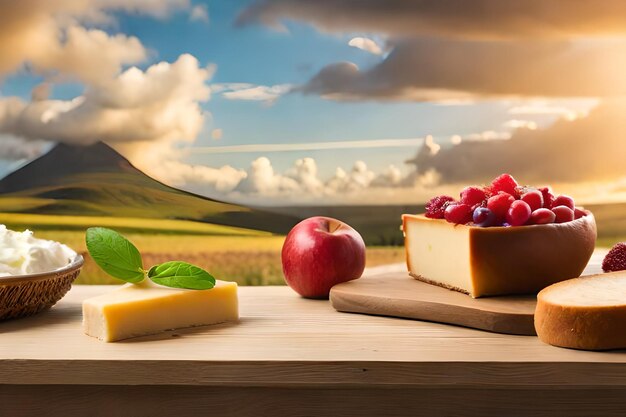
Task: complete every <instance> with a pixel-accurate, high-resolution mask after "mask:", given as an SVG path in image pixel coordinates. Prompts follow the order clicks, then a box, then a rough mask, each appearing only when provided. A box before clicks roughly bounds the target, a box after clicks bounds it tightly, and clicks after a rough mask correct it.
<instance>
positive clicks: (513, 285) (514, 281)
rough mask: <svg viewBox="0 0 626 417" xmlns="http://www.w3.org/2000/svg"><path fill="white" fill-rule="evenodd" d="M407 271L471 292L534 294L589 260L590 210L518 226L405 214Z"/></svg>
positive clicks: (592, 229)
mask: <svg viewBox="0 0 626 417" xmlns="http://www.w3.org/2000/svg"><path fill="white" fill-rule="evenodd" d="M402 219H403V230H404V235H405V247H406V259H407V267H408V270H409V273H410V274H411V275H412V276H413V277H415V278H417V279H420V280H423V281H426V282H429V283H433V284H436V285H440V286H443V287H446V288H450V289H454V290H457V291H461V292H465V293H468V294H470V295H471V296H472V297H482V296H488V295H509V294H530V293H537V292H538V291H540V290H541V289H543V288H545V287H547V286H548V285H551V284H553V283H555V282H559V281H563V280H566V279H570V278H574V277H577V276H579V275H580V274H581V272H582V271H583V270H584V268H585V266H586V265H587V262H588V261H589V259H590V258H591V255H592V253H593V249H594V246H595V240H596V234H597V233H596V224H595V219H594V217H593V215H592V214H591V213H588V214H587V215H586V216H583V217H581V218H579V219H576V220H574V221H571V222H567V223H560V224H546V225H534V226H518V227H473V226H466V225H455V224H452V223H448V222H446V221H445V220H440V219H429V218H427V217H425V216H422V215H407V214H405V215H404V216H402Z"/></svg>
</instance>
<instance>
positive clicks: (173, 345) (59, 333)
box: [0, 266, 626, 416]
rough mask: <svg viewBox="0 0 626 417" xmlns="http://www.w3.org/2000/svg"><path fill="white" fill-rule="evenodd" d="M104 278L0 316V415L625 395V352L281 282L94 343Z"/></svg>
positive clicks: (597, 400)
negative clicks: (224, 314) (18, 314)
mask: <svg viewBox="0 0 626 417" xmlns="http://www.w3.org/2000/svg"><path fill="white" fill-rule="evenodd" d="M592 267H594V266H592ZM595 268H597V266H595ZM110 289H111V287H107V286H75V287H74V288H73V289H72V290H71V291H70V292H69V293H68V294H67V296H66V297H65V298H64V299H63V300H62V301H61V302H60V303H59V304H57V305H56V306H55V307H53V308H52V309H51V310H50V311H48V312H45V313H42V314H40V315H37V316H34V317H30V318H25V319H20V320H14V321H8V322H4V323H0V415H2V416H4V415H6V416H13V415H73V414H72V413H74V414H75V415H85V414H84V412H85V410H86V409H89V410H90V414H89V415H92V416H97V415H103V416H108V415H116V416H117V415H150V416H152V415H160V414H163V415H177V416H181V415H200V414H201V413H202V411H206V410H211V412H212V413H215V414H214V415H216V416H220V415H254V416H263V415H268V416H269V415H275V416H279V415H316V416H321V415H358V416H363V415H381V416H395V415H427V416H433V415H458V413H461V415H470V416H471V415H489V414H492V415H508V416H510V415H544V414H545V415H568V416H578V415H581V416H583V415H584V416H588V415H602V416H610V415H623V410H624V409H625V408H624V407H625V405H626V353H624V352H583V351H575V350H568V349H561V348H556V347H552V346H548V345H545V344H543V343H542V342H540V341H539V340H538V339H537V338H536V337H530V336H510V335H503V334H495V333H487V332H484V331H479V330H472V329H467V328H462V327H455V326H449V325H443V324H436V323H429V322H420V321H412V320H402V319H393V318H386V317H373V316H365V315H358V314H347V313H338V312H336V311H335V310H333V308H332V307H331V305H330V303H329V302H328V301H320V300H305V299H302V298H300V297H298V296H297V295H296V294H295V293H294V292H292V291H291V290H290V289H289V288H287V287H240V289H239V295H240V313H241V320H240V322H239V323H236V324H224V325H216V326H209V327H201V328H195V329H186V330H178V331H172V332H167V333H163V334H161V335H156V336H148V337H143V338H137V339H131V340H128V341H124V342H118V343H103V342H100V341H98V340H96V339H94V338H91V337H88V336H86V335H84V334H83V332H82V328H81V302H82V300H83V299H85V298H87V297H91V296H94V295H98V294H102V293H104V292H106V291H109V290H110ZM625 331H626V329H625ZM172 409H175V410H176V413H175V414H172V413H171V410H172ZM168 410H169V411H168ZM561 413H562V414H561ZM596 413H599V414H596Z"/></svg>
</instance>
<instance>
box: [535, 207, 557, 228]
mask: <svg viewBox="0 0 626 417" xmlns="http://www.w3.org/2000/svg"><path fill="white" fill-rule="evenodd" d="M555 219H556V215H555V214H554V213H553V212H552V210H550V209H547V208H540V209H537V210H535V211H533V212H532V213H531V215H530V224H549V223H554V220H555Z"/></svg>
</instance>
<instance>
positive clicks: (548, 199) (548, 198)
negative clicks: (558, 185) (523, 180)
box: [539, 187, 554, 209]
mask: <svg viewBox="0 0 626 417" xmlns="http://www.w3.org/2000/svg"><path fill="white" fill-rule="evenodd" d="M539 191H540V192H541V194H542V195H543V206H544V207H545V208H547V209H551V208H552V204H553V203H554V195H553V194H552V193H551V192H550V189H549V188H548V187H543V188H539Z"/></svg>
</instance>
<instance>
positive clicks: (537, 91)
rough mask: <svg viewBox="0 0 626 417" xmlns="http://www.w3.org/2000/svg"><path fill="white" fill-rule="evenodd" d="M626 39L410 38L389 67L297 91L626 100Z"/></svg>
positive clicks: (325, 78)
mask: <svg viewBox="0 0 626 417" xmlns="http://www.w3.org/2000/svg"><path fill="white" fill-rule="evenodd" d="M624 50H626V41H611V42H591V43H575V42H561V41H552V42H550V41H544V42H527V41H519V42H518V41H511V42H468V41H457V40H445V39H437V38H428V39H412V40H403V41H398V42H397V43H396V46H395V48H394V49H393V51H392V52H391V53H390V54H389V55H388V56H387V58H386V59H385V60H384V61H382V62H381V63H379V64H377V65H375V66H374V67H372V68H370V69H367V70H363V71H362V70H360V69H359V68H358V67H357V66H356V65H354V64H352V63H349V62H340V63H335V64H331V65H328V66H326V67H325V68H323V69H322V70H320V71H319V72H318V74H317V75H315V76H314V77H313V78H312V79H311V80H310V81H309V82H308V83H307V84H305V85H304V86H300V87H298V88H297V90H298V91H301V92H303V93H305V94H319V95H321V96H324V97H326V98H330V99H338V100H364V99H381V100H416V101H433V100H434V101H436V100H443V99H467V98H475V97H524V96H525V97H541V96H543V97H548V96H551V97H615V96H624V95H626V78H625V77H624V76H623V74H624V73H626V54H624Z"/></svg>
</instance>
